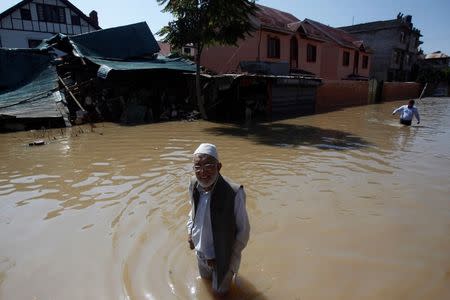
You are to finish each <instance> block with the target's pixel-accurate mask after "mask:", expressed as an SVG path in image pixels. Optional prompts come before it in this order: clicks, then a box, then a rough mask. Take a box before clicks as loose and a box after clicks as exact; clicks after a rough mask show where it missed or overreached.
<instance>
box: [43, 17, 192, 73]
mask: <svg viewBox="0 0 450 300" xmlns="http://www.w3.org/2000/svg"><path fill="white" fill-rule="evenodd" d="M46 45H47V46H46ZM49 46H53V47H55V48H56V49H59V50H62V51H64V52H73V53H74V54H75V55H76V56H79V57H82V58H83V59H85V60H89V61H90V62H92V63H94V64H96V65H98V66H99V70H98V76H99V77H101V78H107V76H108V74H109V72H110V71H111V70H115V71H133V70H136V71H137V70H139V71H142V70H172V71H180V72H195V65H194V64H193V63H192V62H190V61H187V60H184V59H181V58H175V59H173V58H167V57H164V56H161V55H157V53H158V51H159V46H158V43H157V42H156V40H155V38H154V37H153V34H152V33H151V31H150V28H148V26H147V23H145V22H141V23H136V24H131V25H126V26H120V27H114V28H108V29H103V30H98V31H94V32H89V33H84V34H80V35H75V36H64V35H62V34H58V35H55V36H53V37H52V38H50V39H48V40H46V41H45V42H44V43H43V44H41V45H40V46H39V47H40V48H41V49H42V48H46V47H49Z"/></svg>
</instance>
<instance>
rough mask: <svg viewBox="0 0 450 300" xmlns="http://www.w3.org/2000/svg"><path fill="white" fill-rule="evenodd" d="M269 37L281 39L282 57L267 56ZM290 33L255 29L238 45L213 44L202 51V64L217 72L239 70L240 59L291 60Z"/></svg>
mask: <svg viewBox="0 0 450 300" xmlns="http://www.w3.org/2000/svg"><path fill="white" fill-rule="evenodd" d="M269 37H277V38H279V39H280V57H279V58H268V57H267V40H268V38H269ZM290 39H291V36H290V35H285V34H277V33H273V32H267V31H255V32H254V33H253V34H252V36H249V37H247V38H246V39H245V40H239V41H238V46H237V47H235V46H212V47H208V48H205V49H204V50H203V52H202V57H201V65H202V66H204V67H205V68H207V69H209V70H212V71H214V72H216V73H219V74H223V73H234V72H237V71H238V67H239V62H240V61H257V60H260V61H268V62H289V56H290Z"/></svg>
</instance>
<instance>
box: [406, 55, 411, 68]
mask: <svg viewBox="0 0 450 300" xmlns="http://www.w3.org/2000/svg"><path fill="white" fill-rule="evenodd" d="M409 63H410V58H409V54H406V55H405V65H407V66H409Z"/></svg>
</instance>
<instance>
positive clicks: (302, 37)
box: [201, 5, 371, 80]
mask: <svg viewBox="0 0 450 300" xmlns="http://www.w3.org/2000/svg"><path fill="white" fill-rule="evenodd" d="M257 6H258V8H259V10H258V11H257V13H256V16H255V17H253V18H252V21H253V22H254V24H255V27H256V30H255V31H254V32H253V34H252V35H251V36H248V37H247V38H246V39H245V40H240V41H239V42H238V46H237V47H236V46H213V47H209V48H205V49H204V50H203V52H202V57H201V64H202V65H203V66H204V67H205V68H206V69H209V70H211V71H213V72H216V73H219V74H223V73H237V72H240V71H241V69H240V62H242V61H249V62H272V63H284V64H288V65H289V70H290V72H291V73H303V74H305V73H306V74H308V73H312V74H313V75H315V76H317V77H320V78H323V79H331V80H341V79H367V78H368V76H369V69H370V63H371V60H370V56H371V53H370V51H369V50H368V49H366V47H365V46H364V42H363V41H360V40H358V39H357V38H355V37H353V36H352V35H350V34H348V33H346V32H344V31H343V30H340V29H336V28H332V27H330V26H326V25H324V24H321V23H319V22H316V21H313V20H309V19H305V20H304V21H300V20H299V19H297V18H296V17H295V16H293V15H292V14H289V13H287V12H283V11H280V10H277V9H274V8H270V7H266V6H263V5H257Z"/></svg>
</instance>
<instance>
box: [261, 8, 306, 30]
mask: <svg viewBox="0 0 450 300" xmlns="http://www.w3.org/2000/svg"><path fill="white" fill-rule="evenodd" d="M256 6H257V7H258V10H257V11H256V13H255V17H256V18H257V20H258V21H259V23H260V25H266V26H270V27H274V28H279V29H283V30H291V29H290V28H289V27H288V24H290V23H295V22H299V21H300V20H299V19H297V18H296V17H295V16H293V15H292V14H290V13H287V12H284V11H281V10H278V9H275V8H271V7H267V6H264V5H260V4H257V5H256Z"/></svg>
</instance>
